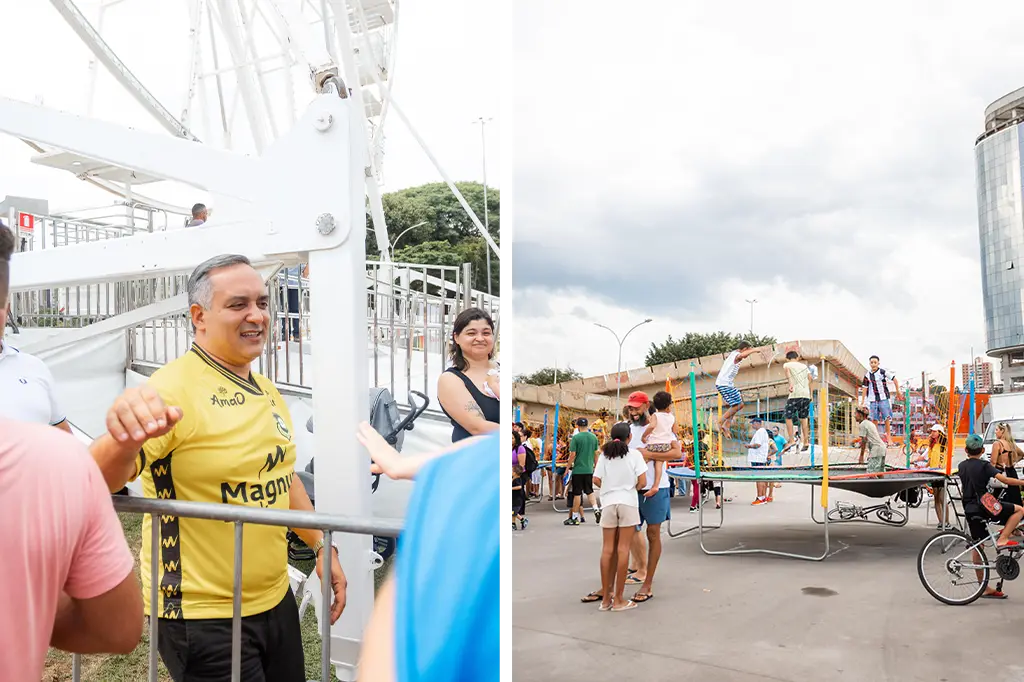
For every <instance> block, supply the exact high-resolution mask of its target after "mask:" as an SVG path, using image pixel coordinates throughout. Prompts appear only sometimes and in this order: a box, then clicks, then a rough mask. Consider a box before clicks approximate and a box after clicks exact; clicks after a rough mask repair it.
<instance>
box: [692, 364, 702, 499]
mask: <svg viewBox="0 0 1024 682" xmlns="http://www.w3.org/2000/svg"><path fill="white" fill-rule="evenodd" d="M690 417H691V418H692V419H693V421H692V422H691V424H692V425H693V429H692V430H693V473H694V475H695V476H696V477H697V478H700V438H698V437H697V375H696V374H694V370H693V363H692V362H691V363H690ZM697 478H695V479H694V480H695V481H696V480H697ZM694 499H697V498H696V497H695V498H694Z"/></svg>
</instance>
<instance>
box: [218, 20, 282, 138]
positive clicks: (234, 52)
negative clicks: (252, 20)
mask: <svg viewBox="0 0 1024 682" xmlns="http://www.w3.org/2000/svg"><path fill="white" fill-rule="evenodd" d="M213 2H215V3H216V5H217V19H218V20H219V22H220V27H221V30H222V31H224V38H225V39H226V40H227V43H228V51H229V52H230V53H231V59H232V60H233V61H234V62H235V64H238V93H239V95H240V96H241V98H242V103H243V104H244V105H245V113H246V116H247V117H248V119H249V129H250V131H251V133H252V139H253V144H254V145H255V146H256V152H257V153H259V154H262V153H263V150H264V149H266V147H267V131H266V129H265V128H264V126H263V121H264V120H265V118H266V117H268V116H270V112H268V111H264V109H263V106H262V98H261V97H260V95H259V91H260V86H259V83H258V81H257V79H256V73H255V70H254V69H253V67H252V65H251V64H250V63H248V62H249V60H248V59H247V57H246V50H245V48H244V47H243V46H242V37H241V36H240V35H239V30H238V26H237V25H236V23H235V16H234V12H233V11H232V8H231V4H230V2H229V0H213Z"/></svg>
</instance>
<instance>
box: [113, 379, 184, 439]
mask: <svg viewBox="0 0 1024 682" xmlns="http://www.w3.org/2000/svg"><path fill="white" fill-rule="evenodd" d="M182 415H183V413H182V411H181V408H180V407H169V406H167V405H165V404H164V401H163V399H162V398H161V397H160V394H159V393H157V392H156V390H154V389H153V388H152V387H150V386H139V387H136V388H129V389H127V390H126V391H125V392H124V393H122V394H121V395H120V396H118V398H117V400H115V401H114V404H113V405H111V406H110V409H109V410H108V411H107V432H108V433H110V435H111V436H112V437H113V439H114V440H115V441H117V442H118V444H119V445H123V446H125V447H131V448H134V449H138V448H139V447H141V446H142V444H143V443H145V442H146V441H147V440H149V439H150V438H159V437H160V436H162V435H164V434H166V433H167V432H169V431H170V430H171V429H173V428H174V425H175V424H177V423H178V422H179V421H181V417H182Z"/></svg>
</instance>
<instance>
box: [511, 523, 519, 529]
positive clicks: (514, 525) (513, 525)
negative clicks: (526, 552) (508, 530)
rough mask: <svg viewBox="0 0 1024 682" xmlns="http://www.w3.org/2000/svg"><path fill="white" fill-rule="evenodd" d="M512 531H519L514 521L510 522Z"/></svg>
mask: <svg viewBox="0 0 1024 682" xmlns="http://www.w3.org/2000/svg"><path fill="white" fill-rule="evenodd" d="M512 530H519V528H517V527H516V522H515V521H513V522H512Z"/></svg>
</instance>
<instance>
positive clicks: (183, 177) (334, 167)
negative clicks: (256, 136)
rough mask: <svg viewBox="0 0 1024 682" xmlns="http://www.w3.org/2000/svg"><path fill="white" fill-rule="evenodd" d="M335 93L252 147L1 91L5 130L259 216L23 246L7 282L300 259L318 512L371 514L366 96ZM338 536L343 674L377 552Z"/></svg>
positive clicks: (22, 284)
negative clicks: (121, 122)
mask: <svg viewBox="0 0 1024 682" xmlns="http://www.w3.org/2000/svg"><path fill="white" fill-rule="evenodd" d="M340 94H342V93H336V92H329V91H328V92H323V93H322V94H319V95H317V96H316V97H315V99H314V100H313V102H312V103H311V104H310V106H309V108H308V109H307V111H306V112H305V113H304V115H303V116H302V117H301V118H300V119H299V121H298V122H297V123H296V125H295V127H294V128H293V129H292V130H291V131H290V132H289V133H288V134H286V135H285V136H283V137H282V138H280V139H279V140H277V141H275V143H274V144H273V145H272V146H270V147H268V148H267V150H266V151H265V153H264V154H263V155H261V156H259V157H254V158H244V157H239V156H236V155H234V154H231V153H227V152H219V151H215V150H211V149H209V148H207V147H206V146H205V145H197V144H193V143H191V142H187V141H184V140H181V139H175V138H172V137H169V136H167V135H159V134H151V133H145V132H141V131H135V130H129V129H127V128H122V127H120V126H117V125H115V124H112V123H107V122H103V121H96V120H91V119H82V118H79V117H76V116H72V115H70V114H65V113H61V112H56V111H52V110H48V109H44V108H43V107H37V106H33V105H28V104H25V103H22V102H15V101H13V100H9V99H4V98H0V131H3V132H7V133H10V134H12V135H15V136H17V137H21V138H26V139H34V140H38V141H42V142H45V143H47V144H52V145H54V146H57V147H60V148H65V149H70V150H73V151H77V152H79V153H81V154H83V155H85V156H90V157H93V158H100V159H103V160H105V161H108V162H110V163H112V164H116V165H118V166H120V167H123V168H129V169H134V170H137V171H143V172H146V173H148V174H152V175H155V176H157V177H162V178H167V179H174V180H179V181H181V182H184V183H187V184H189V185H192V186H196V187H204V188H206V189H208V190H209V191H211V192H213V193H216V194H219V195H235V196H237V197H238V199H239V203H245V204H247V205H248V207H249V210H250V212H251V216H256V218H255V219H253V218H251V217H250V216H245V217H243V219H242V220H241V221H240V222H237V223H228V224H217V223H216V221H213V222H211V223H209V224H208V226H206V227H202V228H193V229H189V230H176V231H172V232H160V233H146V234H141V235H137V236H132V237H125V238H122V239H110V240H103V241H96V242H88V243H82V244H78V245H74V246H66V247H60V248H55V249H45V250H41V251H30V252H24V253H18V254H15V256H14V259H13V262H12V267H11V273H12V278H11V279H12V281H11V284H12V290H14V291H25V290H31V289H39V288H52V287H55V286H61V285H63V283H68V284H70V283H72V281H73V282H74V283H84V282H95V281H111V280H113V279H138V278H143V277H153V276H156V273H163V272H170V271H177V272H180V271H188V270H191V269H192V268H194V267H195V264H196V263H197V262H200V261H202V260H204V259H206V258H209V257H211V256H215V255H218V254H223V253H241V254H244V255H246V256H248V257H249V258H250V259H251V260H252V261H253V263H254V264H256V265H260V264H265V263H270V262H277V261H284V262H289V263H292V262H297V261H298V260H299V259H307V258H308V261H307V262H308V263H309V264H310V280H311V283H310V291H311V292H313V293H312V295H311V299H310V311H311V324H312V325H313V326H314V327H315V328H316V330H317V334H320V335H322V336H323V338H325V339H330V343H329V344H327V345H322V347H321V346H318V347H317V348H316V349H314V350H313V353H312V358H311V365H312V367H311V369H312V371H311V374H312V376H314V377H320V379H319V380H317V382H316V384H315V387H314V391H313V412H314V419H315V421H316V425H317V427H316V432H315V433H314V434H313V442H314V448H313V450H314V451H313V455H314V457H315V458H316V463H317V469H316V476H315V488H316V489H315V493H316V495H315V498H316V500H317V505H318V507H317V511H320V512H327V513H331V514H345V515H349V516H356V517H364V518H365V517H371V516H372V513H371V508H370V494H371V490H370V486H369V485H367V482H368V481H369V480H370V467H369V461H370V459H369V456H368V454H367V452H366V450H365V448H363V447H362V445H360V444H359V442H358V441H357V440H356V429H357V426H358V424H359V422H360V421H362V420H363V419H365V418H366V417H365V415H366V414H367V413H368V405H367V392H366V379H365V377H366V372H367V366H368V365H367V348H366V326H365V324H363V323H362V322H361V320H363V319H364V318H365V315H366V312H365V307H366V264H365V259H366V254H365V250H364V246H363V244H364V240H363V234H364V230H363V228H362V226H363V225H364V223H365V217H364V216H365V213H364V188H363V177H362V174H363V167H364V166H363V155H364V154H365V153H366V150H365V147H366V132H365V126H364V123H363V112H362V103H361V102H360V101H358V100H355V99H352V98H350V97H345V98H342V97H340V96H339V95H340ZM344 94H347V93H344ZM354 228H355V229H354ZM317 292H322V293H317ZM357 321H359V323H358V324H356V322H357ZM328 346H329V347H328ZM354 377H363V378H362V380H358V381H357V380H355V379H353V378H354ZM332 378H333V380H332ZM335 540H336V546H337V547H338V554H339V558H340V559H341V564H342V566H343V567H344V570H345V574H346V577H347V579H348V590H347V604H346V607H345V611H344V613H343V614H342V616H341V618H340V619H339V620H338V622H337V623H335V624H334V626H333V627H332V628H331V631H330V636H329V637H328V638H327V640H328V643H329V646H330V647H331V649H330V653H331V662H332V663H334V664H335V666H336V670H337V673H338V677H339V679H341V680H345V681H349V680H354V679H355V672H356V665H357V661H358V658H359V653H360V647H361V640H362V637H363V631H364V629H365V627H366V623H367V622H368V620H369V617H370V613H371V611H372V609H373V563H374V560H375V558H377V557H376V555H375V554H374V553H373V551H372V540H371V538H370V536H367V535H354V534H348V533H338V534H337V535H336V536H335ZM311 582H313V581H311Z"/></svg>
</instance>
